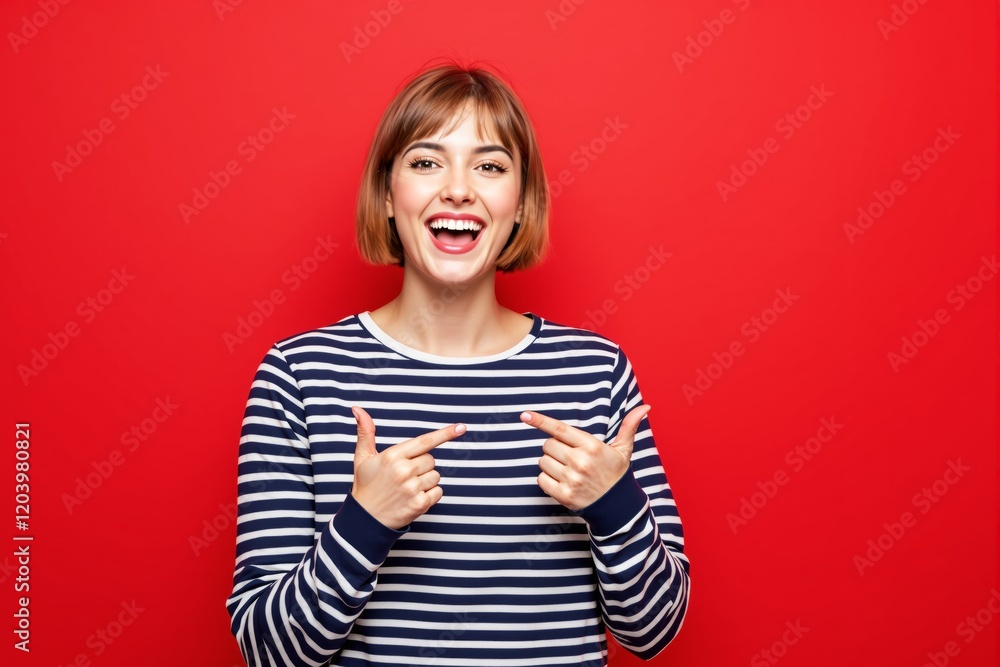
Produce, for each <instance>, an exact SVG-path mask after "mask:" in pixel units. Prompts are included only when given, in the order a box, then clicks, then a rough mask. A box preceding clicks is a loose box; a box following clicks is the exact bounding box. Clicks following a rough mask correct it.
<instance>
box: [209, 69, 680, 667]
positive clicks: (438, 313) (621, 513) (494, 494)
mask: <svg viewBox="0 0 1000 667" xmlns="http://www.w3.org/2000/svg"><path fill="white" fill-rule="evenodd" d="M549 202H550V198H549V192H548V189H547V185H546V179H545V172H544V169H543V167H542V162H541V157H540V155H539V152H538V146H537V143H536V141H535V137H534V133H533V130H532V127H531V123H530V121H529V119H528V116H527V114H526V113H525V111H524V109H523V107H522V105H521V103H520V101H519V100H518V99H517V97H516V96H515V94H514V93H513V91H512V90H511V89H510V87H509V86H508V85H507V84H506V83H505V82H503V81H502V80H501V79H500V78H499V77H497V76H496V75H494V74H491V73H490V72H488V71H487V70H485V69H480V68H475V67H462V66H459V65H446V66H442V67H436V68H433V69H430V70H427V71H425V72H424V73H422V74H420V75H419V76H417V77H416V78H414V79H413V80H412V81H411V82H410V83H409V84H408V85H407V86H406V87H405V88H404V89H403V90H402V92H400V93H399V94H398V95H397V96H396V98H395V99H394V100H393V101H392V102H391V103H390V104H389V106H388V108H387V109H386V112H385V114H384V115H383V117H382V120H381V122H380V124H379V127H378V129H377V131H376V133H375V137H374V140H373V142H372V145H371V148H370V151H369V155H368V160H367V163H366V165H365V168H364V173H363V175H362V180H361V188H360V192H359V197H358V209H357V237H356V238H357V243H358V248H359V251H360V253H361V255H362V257H364V258H365V259H366V260H367V261H369V262H371V263H375V264H389V265H393V264H394V265H398V266H401V267H403V269H404V270H403V282H402V288H401V290H400V293H399V295H398V296H397V297H396V298H395V299H393V300H392V301H390V302H389V303H387V304H384V305H383V306H381V307H380V308H378V309H376V310H372V311H365V312H362V313H357V314H354V315H350V316H347V317H344V318H342V319H340V320H338V321H337V322H335V323H333V324H331V325H329V326H327V327H323V328H320V329H316V330H313V331H308V332H305V333H302V334H299V335H296V336H292V337H290V338H287V339H285V340H282V341H280V342H278V343H276V344H275V345H274V346H273V347H272V348H271V350H270V351H269V352H268V354H267V355H266V356H265V358H264V360H263V361H262V362H261V364H260V366H259V368H258V370H257V374H256V376H255V378H254V382H253V385H252V387H251V389H250V396H249V399H248V401H247V406H246V413H245V417H244V421H243V430H242V434H241V440H240V458H239V520H238V528H237V532H238V537H237V554H236V567H235V574H234V586H233V591H232V594H231V595H230V597H229V600H228V603H227V606H228V610H229V613H230V616H231V619H232V631H233V633H234V635H235V636H236V638H237V641H238V642H239V645H240V649H241V650H242V652H243V656H244V658H245V660H246V662H247V664H248V665H303V666H304V665H321V664H330V665H369V664H376V663H377V664H392V665H454V666H460V665H487V664H490V665H493V664H517V665H569V664H572V665H590V666H596V665H604V664H606V661H607V657H608V643H607V633H608V632H610V633H611V634H612V635H613V636H614V637H615V638H616V639H617V640H618V641H619V642H620V643H621V644H622V645H623V646H624V647H625V648H627V649H628V650H629V651H631V652H632V653H634V654H635V655H638V656H640V657H642V658H651V657H652V656H654V655H656V654H657V653H659V652H660V651H661V650H662V649H663V648H664V647H665V646H666V645H667V644H668V643H669V642H670V641H671V640H672V639H673V638H674V636H675V635H676V634H677V631H678V630H679V629H680V627H681V624H682V623H683V619H684V615H685V613H686V610H687V604H688V589H689V577H688V569H689V564H688V560H687V557H686V556H685V555H684V540H683V533H682V530H681V523H680V518H679V515H678V512H677V507H676V504H675V503H674V500H673V495H672V493H671V491H670V486H669V484H668V483H667V478H666V474H665V472H664V470H663V466H662V464H661V461H660V457H659V454H658V452H657V448H656V444H655V442H654V440H653V434H652V431H651V428H650V426H649V422H648V420H647V419H645V417H646V416H647V414H648V412H649V410H650V407H649V406H648V405H645V404H644V402H643V400H642V394H641V393H640V391H639V386H638V382H637V379H636V376H635V374H634V373H633V370H632V366H631V363H630V362H629V359H628V358H627V357H626V355H625V354H624V352H623V351H622V350H621V348H620V347H619V346H618V345H617V344H616V343H614V342H613V341H611V340H609V339H607V338H605V337H604V336H601V335H599V334H597V333H594V332H592V331H588V330H585V329H580V328H574V327H569V326H566V325H562V324H558V323H555V322H553V321H551V320H547V319H545V318H543V317H540V316H538V315H536V314H534V313H530V312H526V313H518V312H515V311H512V310H510V309H508V308H505V307H503V306H502V305H500V304H499V303H498V302H497V299H496V289H495V280H496V274H497V272H498V271H514V270H518V269H524V268H528V267H530V266H532V265H534V264H536V263H537V262H539V261H540V260H541V259H542V257H543V256H544V253H545V248H546V244H547V242H548V208H549Z"/></svg>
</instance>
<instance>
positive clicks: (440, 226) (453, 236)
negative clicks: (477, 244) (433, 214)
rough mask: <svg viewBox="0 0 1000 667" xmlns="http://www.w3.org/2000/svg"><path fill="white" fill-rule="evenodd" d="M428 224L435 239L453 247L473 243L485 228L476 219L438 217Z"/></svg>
mask: <svg viewBox="0 0 1000 667" xmlns="http://www.w3.org/2000/svg"><path fill="white" fill-rule="evenodd" d="M427 226H428V228H429V229H430V232H431V234H432V235H433V236H434V238H435V239H437V240H438V241H439V242H440V243H441V244H442V245H445V246H448V247H451V248H461V247H463V246H467V245H469V244H470V243H473V242H474V241H475V240H476V239H478V238H479V234H480V232H482V230H483V225H482V224H481V223H479V222H477V221H475V220H450V219H446V218H436V219H434V220H431V221H430V222H429V223H428V225H427Z"/></svg>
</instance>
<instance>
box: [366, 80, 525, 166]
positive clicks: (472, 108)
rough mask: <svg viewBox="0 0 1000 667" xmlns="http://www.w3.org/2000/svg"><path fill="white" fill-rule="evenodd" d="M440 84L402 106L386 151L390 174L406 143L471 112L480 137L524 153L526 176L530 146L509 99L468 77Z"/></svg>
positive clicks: (455, 123) (455, 122) (445, 129)
mask: <svg viewBox="0 0 1000 667" xmlns="http://www.w3.org/2000/svg"><path fill="white" fill-rule="evenodd" d="M463 79H464V80H463ZM439 84H440V85H439V86H438V87H437V88H428V89H424V90H421V91H420V93H419V94H417V95H414V96H413V99H409V100H406V102H405V103H404V104H401V105H400V106H399V116H398V118H397V119H396V122H395V123H394V125H393V127H394V131H393V132H392V133H391V136H390V137H389V141H388V142H387V145H386V146H385V151H384V153H383V154H384V156H385V163H384V165H383V166H384V168H385V171H386V172H387V174H388V172H391V171H392V163H393V160H394V159H395V157H396V156H398V155H399V153H400V152H402V151H403V150H404V149H405V148H406V146H407V144H409V143H411V142H413V141H416V140H418V139H425V138H428V137H431V136H433V135H435V134H437V133H438V132H440V131H442V130H443V132H442V134H446V135H447V134H450V133H451V132H452V131H453V130H454V129H455V128H456V127H457V126H458V125H460V124H461V123H462V121H463V120H465V118H466V117H467V116H468V115H469V114H470V113H471V114H473V116H474V117H475V121H476V134H477V135H478V138H479V139H480V140H481V141H487V140H491V141H497V142H499V143H500V144H501V145H502V146H503V147H504V148H506V149H508V150H509V151H511V153H514V151H517V153H518V154H519V155H520V156H521V161H522V176H523V175H524V172H526V171H527V170H526V166H527V165H526V164H524V162H525V161H526V160H527V159H528V155H527V150H526V148H527V147H526V146H525V145H524V144H523V142H521V141H519V140H518V135H519V133H518V132H517V130H516V128H515V126H514V123H513V122H512V120H513V119H514V118H516V114H515V113H514V109H512V108H511V105H510V102H509V100H507V99H505V98H504V97H502V96H498V95H494V94H491V91H490V90H487V89H486V88H484V87H483V86H482V85H481V84H479V83H478V82H477V81H475V80H470V79H469V78H468V77H459V78H458V80H445V81H441V82H439ZM522 182H523V181H522Z"/></svg>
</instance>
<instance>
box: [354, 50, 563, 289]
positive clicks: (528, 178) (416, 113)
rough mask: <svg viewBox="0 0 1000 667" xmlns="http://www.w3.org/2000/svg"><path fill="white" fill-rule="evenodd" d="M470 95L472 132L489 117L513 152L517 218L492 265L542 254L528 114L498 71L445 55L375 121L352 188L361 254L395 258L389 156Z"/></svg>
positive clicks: (515, 263)
mask: <svg viewBox="0 0 1000 667" xmlns="http://www.w3.org/2000/svg"><path fill="white" fill-rule="evenodd" d="M470 101H471V102H472V105H473V110H474V113H475V116H476V129H477V131H478V132H479V135H480V136H481V137H482V136H484V132H483V130H484V129H486V125H487V122H489V124H490V125H492V128H490V129H493V130H494V131H495V132H496V135H497V138H498V139H499V140H500V142H501V143H503V145H504V146H505V147H507V148H510V149H512V150H516V151H517V152H518V154H519V155H520V157H521V174H520V176H521V201H520V202H519V203H521V204H522V209H521V219H520V220H519V221H518V222H519V223H520V224H518V225H515V226H514V230H513V231H512V232H511V238H509V239H508V241H507V244H506V246H504V249H503V251H501V253H500V255H499V257H497V262H496V266H497V269H498V270H500V271H504V272H511V271H516V270H518V269H526V268H529V267H531V266H534V265H535V264H537V263H538V262H540V261H541V260H542V258H543V257H544V256H545V252H546V251H547V250H548V243H549V231H548V227H549V205H550V197H549V187H548V182H547V181H546V178H545V169H544V167H543V166H542V159H541V153H540V152H539V150H538V143H537V142H536V140H535V133H534V130H533V128H532V126H531V121H530V120H529V118H528V114H527V112H526V111H525V110H524V107H523V105H522V104H521V101H520V100H519V99H518V97H517V95H515V93H514V91H513V90H512V89H511V87H510V86H509V85H508V84H507V83H506V82H505V81H504V80H502V79H501V78H500V77H499V76H498V75H496V74H493V73H491V72H489V71H487V70H486V69H483V68H481V67H477V66H475V65H470V66H468V67H465V66H462V65H460V64H458V63H449V64H446V65H440V66H438V67H434V68H432V69H428V70H425V71H424V72H422V73H420V74H418V75H417V76H416V77H415V78H413V79H412V80H411V81H410V82H409V83H408V84H407V85H406V87H405V88H403V90H402V91H401V92H400V93H399V94H397V95H396V97H395V98H394V99H393V100H392V102H390V103H389V106H388V107H387V108H386V110H385V113H384V114H383V115H382V119H381V121H379V125H378V129H377V130H376V131H375V136H374V138H373V139H372V143H371V146H370V148H369V149H368V158H367V160H366V162H365V168H364V171H363V173H362V176H361V185H360V187H359V189H358V204H357V211H356V229H355V232H356V242H357V246H358V251H359V252H360V254H361V257H362V259H364V260H365V261H366V262H368V263H370V264H395V265H398V266H403V246H402V243H401V242H400V240H399V235H398V234H397V233H396V229H395V226H394V225H392V224H390V221H389V219H388V217H387V216H386V211H385V201H386V197H387V195H388V193H389V190H390V185H391V183H390V180H391V176H392V165H393V162H394V160H395V159H396V157H397V156H398V155H399V153H400V152H401V151H402V150H403V149H404V148H405V146H406V145H407V144H409V142H411V141H412V140H414V139H419V138H422V137H429V136H432V135H433V134H435V133H436V132H438V130H440V129H441V128H442V127H443V126H444V125H445V123H447V122H448V121H449V120H451V119H452V118H457V116H456V114H458V113H459V112H460V111H462V110H463V109H464V108H465V107H466V105H467V104H469V102H470ZM452 126H454V123H453V124H452ZM451 129H452V128H448V131H450V130H451Z"/></svg>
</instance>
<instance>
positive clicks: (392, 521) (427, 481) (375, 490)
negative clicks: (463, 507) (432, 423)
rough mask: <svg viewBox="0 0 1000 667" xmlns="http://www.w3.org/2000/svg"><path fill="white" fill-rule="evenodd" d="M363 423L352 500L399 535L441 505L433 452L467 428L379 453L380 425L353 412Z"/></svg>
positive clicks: (359, 411)
mask: <svg viewBox="0 0 1000 667" xmlns="http://www.w3.org/2000/svg"><path fill="white" fill-rule="evenodd" d="M351 412H353V413H354V419H355V420H356V421H357V423H358V444H357V449H355V450H354V486H353V487H352V488H351V495H352V496H354V499H355V500H357V501H358V503H359V504H360V505H361V506H362V507H363V508H365V510H366V511H367V512H368V513H369V514H371V515H372V516H373V517H375V518H376V519H377V520H378V521H379V522H380V523H382V524H383V525H385V526H387V527H389V528H392V529H393V530H400V529H401V528H403V527H404V526H406V525H407V524H409V523H410V522H412V521H413V520H414V519H416V518H417V517H418V516H421V515H422V514H424V513H425V512H427V510H429V509H430V508H431V507H433V506H434V504H435V503H437V501H439V500H441V497H442V496H443V495H444V492H443V491H442V490H441V487H440V486H438V482H440V481H441V475H440V474H438V472H437V471H436V470H435V469H434V457H433V456H431V454H430V452H431V450H432V449H434V448H435V447H437V446H438V445H440V444H443V443H445V442H448V441H449V440H452V439H454V438H457V437H458V436H460V435H462V434H463V433H465V424H452V425H451V426H448V427H446V428H442V429H439V430H437V431H432V432H430V433H424V434H423V435H421V436H417V437H416V438H412V439H410V440H405V441H403V442H400V443H398V444H395V445H393V446H392V447H389V448H388V449H386V450H385V451H384V452H379V451H378V450H377V449H376V448H375V422H374V421H372V418H371V417H370V416H369V415H368V413H367V412H365V411H364V410H363V409H362V408H360V407H358V406H354V407H352V408H351Z"/></svg>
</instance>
